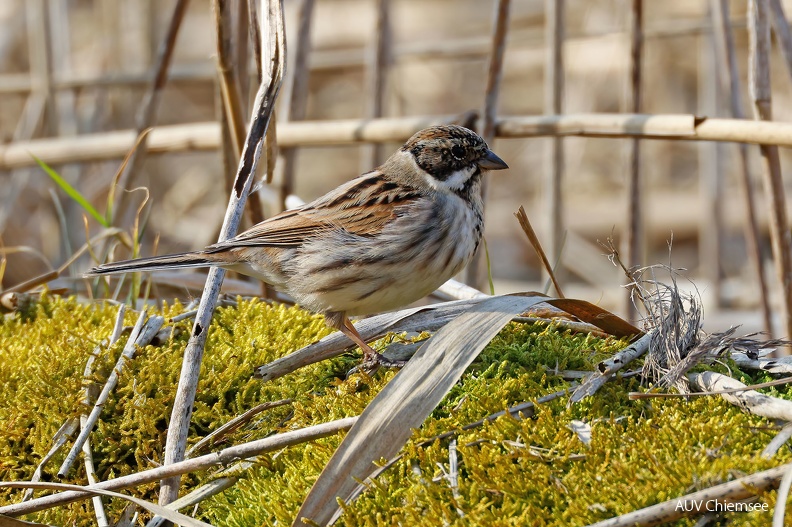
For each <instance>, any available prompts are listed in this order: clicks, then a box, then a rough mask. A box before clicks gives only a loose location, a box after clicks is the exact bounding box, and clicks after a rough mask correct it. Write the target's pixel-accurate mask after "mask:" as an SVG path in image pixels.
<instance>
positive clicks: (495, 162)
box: [478, 150, 509, 170]
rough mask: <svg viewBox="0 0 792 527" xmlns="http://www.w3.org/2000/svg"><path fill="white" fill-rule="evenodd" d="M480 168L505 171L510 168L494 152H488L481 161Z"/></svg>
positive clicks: (479, 162)
mask: <svg viewBox="0 0 792 527" xmlns="http://www.w3.org/2000/svg"><path fill="white" fill-rule="evenodd" d="M478 166H480V167H481V168H483V169H484V170H503V169H504V168H509V165H507V164H506V162H505V161H504V160H503V159H501V158H499V157H498V156H496V155H495V152H493V151H492V150H487V153H486V154H485V155H484V157H482V158H481V159H479V161H478Z"/></svg>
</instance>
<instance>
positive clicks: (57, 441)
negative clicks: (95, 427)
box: [22, 417, 80, 501]
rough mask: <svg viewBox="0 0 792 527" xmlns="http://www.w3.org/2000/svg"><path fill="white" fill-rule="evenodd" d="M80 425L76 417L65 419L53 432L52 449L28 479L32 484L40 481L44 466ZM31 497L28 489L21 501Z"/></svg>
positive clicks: (31, 491) (30, 490)
mask: <svg viewBox="0 0 792 527" xmlns="http://www.w3.org/2000/svg"><path fill="white" fill-rule="evenodd" d="M79 423H80V420H79V419H77V418H76V417H72V418H71V419H67V420H66V422H65V423H63V425H61V427H60V428H59V429H58V431H57V432H55V435H54V436H53V438H52V447H50V449H49V452H47V454H46V455H45V456H44V457H43V458H41V461H40V462H39V464H38V466H37V467H36V470H34V471H33V476H32V477H31V478H30V481H31V482H32V483H35V482H37V481H40V480H41V475H42V473H43V471H44V465H46V464H47V463H48V462H49V460H50V459H52V458H53V457H54V456H55V454H57V453H58V452H60V450H61V448H63V445H65V444H66V441H68V440H69V439H70V438H71V436H72V435H73V434H74V432H76V431H77V425H78V424H79ZM31 497H33V489H32V488H29V489H27V490H26V491H25V494H24V495H23V496H22V501H27V500H29V499H30V498H31Z"/></svg>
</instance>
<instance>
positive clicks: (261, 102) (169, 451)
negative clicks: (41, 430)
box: [159, 0, 286, 505]
mask: <svg viewBox="0 0 792 527" xmlns="http://www.w3.org/2000/svg"><path fill="white" fill-rule="evenodd" d="M267 3H268V7H269V11H268V15H267V17H266V18H264V19H263V20H262V39H263V40H262V49H263V51H264V53H263V55H262V61H264V62H265V64H263V65H262V69H263V71H264V72H266V76H265V78H264V80H263V82H262V83H261V85H260V86H259V90H258V93H257V94H256V101H255V104H254V112H253V115H252V117H251V122H250V128H249V130H248V135H247V138H246V139H245V145H244V149H243V151H242V156H241V159H240V164H239V168H238V170H237V176H236V179H235V181H234V189H233V192H232V193H231V196H230V199H229V203H228V208H227V211H226V216H225V219H224V220H223V227H222V229H221V232H220V237H219V240H218V241H223V240H226V239H228V238H230V237H231V236H233V235H234V234H235V233H236V232H237V229H238V226H239V222H240V219H241V217H242V212H243V210H244V206H245V200H246V199H247V196H248V193H249V192H250V188H251V185H252V183H253V180H254V179H255V175H256V166H257V165H258V161H259V158H260V156H261V150H262V148H263V145H264V140H265V136H266V133H267V128H268V127H269V123H270V117H271V116H272V111H273V108H274V104H275V99H276V97H277V95H278V91H279V90H280V86H281V83H282V81H283V68H284V66H285V60H286V48H285V36H284V29H283V13H282V11H281V9H282V5H281V2H280V0H267ZM224 276H225V271H223V270H222V269H220V268H217V267H214V268H212V269H211V270H210V271H209V277H208V278H207V281H206V286H205V287H204V291H203V295H202V296H201V304H200V305H199V307H198V314H197V315H196V318H195V324H194V326H193V330H192V335H191V336H190V340H189V342H188V343H187V347H186V349H185V351H184V358H183V360H182V369H181V373H180V375H179V386H178V388H177V391H176V397H175V400H174V405H173V411H172V413H171V420H170V426H169V427H168V436H167V442H166V446H165V456H164V462H165V465H166V466H167V465H169V464H173V463H177V462H179V461H181V460H182V459H184V454H185V450H186V444H187V435H188V433H189V428H190V418H191V417H192V407H193V402H194V400H195V393H196V390H197V387H198V379H199V375H200V371H201V360H202V358H203V351H204V347H205V345H206V337H207V334H208V329H209V324H210V323H211V320H212V313H213V312H214V307H215V304H216V303H217V298H218V296H219V293H220V286H221V284H222V282H223V277H224ZM179 481H180V477H178V476H176V477H173V478H168V479H165V480H163V481H162V483H161V485H160V500H159V502H160V504H161V505H166V504H168V503H170V502H171V501H173V500H175V499H176V497H177V496H178V492H179Z"/></svg>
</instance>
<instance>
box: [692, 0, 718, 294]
mask: <svg viewBox="0 0 792 527" xmlns="http://www.w3.org/2000/svg"><path fill="white" fill-rule="evenodd" d="M709 9H710V10H711V9H712V6H709ZM705 20H712V14H711V13H709V12H708V13H707V14H706V15H705ZM698 40H699V41H698V47H699V50H698V51H699V67H698V78H697V83H696V84H697V88H698V101H699V103H698V108H697V109H698V112H699V113H701V114H703V115H712V116H717V115H719V114H720V113H721V107H722V102H723V90H722V89H721V88H722V87H721V84H720V83H719V82H718V75H719V74H720V69H721V67H722V64H721V62H720V61H719V60H718V59H719V57H720V55H721V54H720V53H718V50H717V49H716V48H718V46H719V44H720V42H719V41H716V40H715V38H714V35H713V34H712V33H704V34H702V35H701V36H700V37H699V39H698ZM723 150H724V149H723V145H721V144H719V143H714V142H707V143H701V144H700V145H699V147H698V159H699V177H698V180H699V181H698V183H699V193H700V195H701V199H702V201H703V206H704V210H705V214H704V217H703V220H702V222H701V225H700V227H699V229H698V254H699V262H700V263H699V272H700V273H701V275H702V276H703V277H704V278H705V280H706V282H707V284H708V286H707V287H708V289H709V290H710V291H711V295H712V297H713V298H714V301H715V302H714V307H716V308H717V309H720V308H722V307H723V279H722V276H723V275H722V272H721V256H722V247H723V240H724V228H723V224H724V217H723V199H724V196H723V193H724V182H723V177H722V176H721V174H723V172H724V170H723V169H724V167H723V155H722V154H723V153H724V152H723Z"/></svg>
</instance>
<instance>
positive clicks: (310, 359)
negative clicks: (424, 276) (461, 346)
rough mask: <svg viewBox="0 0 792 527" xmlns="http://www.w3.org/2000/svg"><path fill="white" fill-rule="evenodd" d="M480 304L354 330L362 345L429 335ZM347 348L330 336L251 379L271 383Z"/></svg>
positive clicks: (386, 317)
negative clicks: (390, 336)
mask: <svg viewBox="0 0 792 527" xmlns="http://www.w3.org/2000/svg"><path fill="white" fill-rule="evenodd" d="M481 301H482V299H481V298H476V299H470V300H458V301H455V302H446V303H444V304H441V305H434V306H426V307H416V308H410V309H403V310H400V311H396V312H393V313H383V314H381V315H375V316H373V317H369V318H365V319H363V320H361V321H359V322H358V323H357V324H355V329H356V330H357V331H358V333H359V334H360V336H361V337H362V338H363V340H365V341H366V342H371V341H373V340H376V339H377V338H380V337H382V336H384V335H386V334H387V333H388V332H391V331H392V332H403V331H407V332H409V331H433V330H435V329H438V328H439V327H442V326H443V325H445V324H447V323H448V322H450V321H451V320H453V319H454V318H456V317H457V316H459V315H460V314H461V313H463V312H465V311H466V310H468V309H469V308H470V307H471V306H473V305H475V304H477V303H478V302H481ZM351 346H352V345H351V343H350V341H349V339H348V338H347V337H346V336H345V335H343V334H342V333H340V332H334V333H331V334H330V335H327V336H326V337H324V338H323V339H321V340H320V341H318V342H314V343H313V344H310V345H308V346H306V347H304V348H302V349H299V350H297V351H295V352H294V353H290V354H289V355H287V356H285V357H281V358H279V359H276V360H274V361H272V362H270V363H268V364H265V365H263V366H259V367H257V368H256V369H255V370H254V373H253V376H254V377H256V378H258V379H262V380H264V381H271V380H274V379H277V378H279V377H282V376H284V375H286V374H288V373H291V372H293V371H295V370H298V369H300V368H302V367H304V366H308V365H310V364H314V363H316V362H320V361H323V360H326V359H330V358H333V357H336V356H338V355H340V354H341V353H343V352H344V351H345V350H347V349H349V348H350V347H351Z"/></svg>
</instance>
